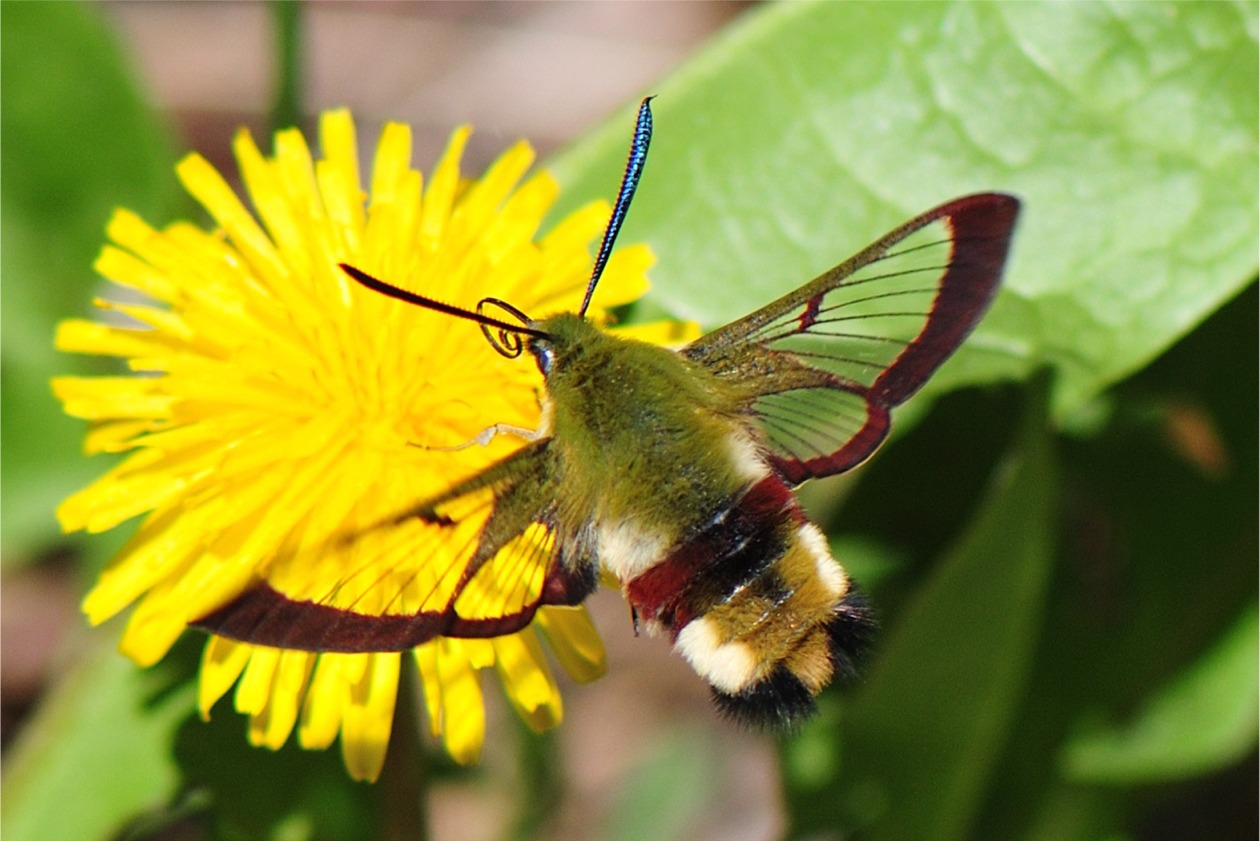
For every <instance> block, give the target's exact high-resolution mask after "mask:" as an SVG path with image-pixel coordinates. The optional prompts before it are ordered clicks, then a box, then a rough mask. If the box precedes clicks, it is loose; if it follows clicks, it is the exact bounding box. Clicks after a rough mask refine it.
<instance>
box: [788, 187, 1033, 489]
mask: <svg viewBox="0 0 1260 841" xmlns="http://www.w3.org/2000/svg"><path fill="white" fill-rule="evenodd" d="M1018 215H1019V200H1018V199H1016V198H1015V197H1014V196H1009V195H1006V194H1003V193H980V194H976V195H972V196H965V197H963V198H960V199H955V200H954V201H951V202H947V203H945V204H943V205H940V206H939V207H937V208H935V209H933V210H930V211H928V212H927V213H924V214H923V215H922V216H919V217H916V218H915V219H913V220H911V221H910V222H907V223H906V224H905V225H903V226H902V227H901V228H899V229H897V230H896V231H894V232H892V233H891V234H889V235H888V236H887V237H885V238H884V242H896V241H898V240H900V239H901V238H903V237H905V236H908V235H909V234H911V233H913V232H914V231H916V230H918V229H920V228H922V227H924V226H925V225H927V224H930V223H931V222H934V221H936V220H938V219H939V220H945V221H946V223H947V224H948V225H949V227H950V231H951V239H952V243H951V254H950V259H949V263H948V267H947V268H946V270H945V272H944V274H943V275H942V276H941V280H940V281H939V290H938V292H937V294H936V297H935V299H934V301H933V303H932V308H931V310H930V311H929V313H928V315H927V318H926V320H925V322H924V324H923V328H922V329H921V330H920V331H919V334H918V335H917V336H915V337H914V339H913V340H911V341H910V343H909V344H908V345H906V347H905V349H904V350H903V351H902V352H901V353H900V354H898V355H897V357H896V358H895V359H894V360H893V361H892V363H891V364H890V365H888V367H887V368H885V369H884V371H883V372H882V373H881V374H880V375H879V376H878V377H876V379H875V381H874V382H873V383H872V384H871V385H870V387H869V388H867V389H865V390H864V393H863V392H862V390H859V389H855V388H854V384H849V383H842V382H837V383H836V386H835V388H837V389H838V390H840V391H846V392H847V391H851V392H853V393H855V394H861V395H862V397H863V398H864V399H865V402H866V407H865V408H866V418H865V422H864V423H863V424H862V426H861V427H860V428H859V429H858V430H857V432H856V433H855V434H854V435H853V436H852V437H851V438H849V439H848V440H846V441H845V442H844V443H843V444H842V445H841V446H840V448H839V449H837V450H836V451H835V452H833V453H830V454H827V455H822V456H817V457H814V458H808V459H799V458H790V457H787V456H783V455H778V454H775V455H772V456H771V461H772V462H773V464H774V465H775V468H776V469H777V470H778V471H779V473H780V475H782V476H783V478H784V479H786V480H787V481H788V482H789V483H791V484H800V483H802V482H804V481H805V480H806V479H811V478H818V477H822V476H832V475H835V474H837V473H843V472H844V471H846V470H851V469H853V468H854V467H856V466H858V465H859V464H861V463H862V462H863V461H865V460H866V459H867V458H869V457H870V456H871V455H872V454H873V453H874V452H875V451H876V450H877V449H879V445H880V444H882V443H883V441H884V439H885V438H886V437H887V436H888V431H889V428H890V425H891V422H892V421H891V416H890V413H889V410H890V409H892V408H894V407H896V406H898V405H900V404H902V403H904V402H905V401H906V400H908V399H909V398H910V397H911V396H912V395H913V394H914V393H915V392H916V391H918V390H919V389H920V388H922V387H923V385H924V384H925V383H926V382H927V381H928V380H929V379H930V378H931V376H932V374H934V373H935V372H936V369H937V368H939V367H940V366H941V365H942V364H943V363H944V362H945V360H946V359H948V358H949V357H950V355H951V354H953V353H954V351H955V350H957V349H958V347H959V346H960V345H961V344H962V343H963V341H964V340H965V339H966V338H967V336H968V335H969V334H970V333H971V331H972V330H973V329H975V326H976V325H977V324H978V323H979V322H980V319H981V318H982V317H983V316H984V314H985V312H986V311H987V310H988V308H989V304H990V303H992V301H993V298H994V296H995V295H996V294H997V289H998V285H999V284H1000V282H1001V279H1002V270H1003V268H1004V266H1005V264H1006V257H1007V254H1008V252H1009V251H1010V245H1011V235H1012V233H1013V232H1014V229H1015V219H1016V217H1017V216H1018ZM821 297H822V296H821V295H820V296H819V299H821ZM809 307H813V308H815V309H816V307H817V305H816V303H815V302H814V301H810V302H809V303H808V304H807V310H806V311H807V312H809V309H808V308H809Z"/></svg>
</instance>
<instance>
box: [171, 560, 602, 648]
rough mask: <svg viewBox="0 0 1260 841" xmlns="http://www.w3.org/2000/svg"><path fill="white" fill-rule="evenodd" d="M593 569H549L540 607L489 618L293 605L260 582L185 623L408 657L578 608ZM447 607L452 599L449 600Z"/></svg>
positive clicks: (267, 641)
mask: <svg viewBox="0 0 1260 841" xmlns="http://www.w3.org/2000/svg"><path fill="white" fill-rule="evenodd" d="M596 584H597V579H596V577H595V569H594V567H591V568H590V569H589V570H579V571H577V572H571V571H569V570H566V569H565V568H564V567H562V566H561V565H560V564H553V566H552V568H551V569H550V570H549V571H548V573H547V578H546V580H545V581H544V583H543V589H542V593H541V595H540V596H539V599H538V601H536V602H534V603H533V604H528V605H525V606H524V607H523V608H522V609H521V610H519V611H516V612H514V613H509V614H505V615H503V616H496V617H494V618H492V619H467V618H464V617H462V616H459V615H458V614H456V612H455V608H454V607H449V608H447V609H446V610H444V611H442V612H440V613H438V612H428V613H415V614H386V615H384V616H372V615H368V614H364V613H355V612H354V611H350V610H344V609H342V608H336V607H332V606H330V605H326V604H316V603H315V602H309V601H300V600H297V599H291V598H289V597H288V596H286V595H284V594H283V593H281V592H279V591H278V590H275V589H274V588H272V587H271V586H270V585H268V584H266V583H265V582H264V583H259V584H256V585H255V586H254V587H252V588H251V589H249V590H246V591H245V592H244V593H242V594H241V595H239V596H237V597H236V599H234V600H233V601H231V602H229V603H228V604H226V605H224V606H223V607H221V608H219V609H218V610H216V611H214V612H213V613H210V614H208V615H207V616H203V617H202V618H201V619H198V620H197V621H195V622H193V623H191V624H192V626H193V627H195V628H199V629H201V630H203V631H208V632H210V633H212V634H217V635H218V636H221V637H227V638H228V639H233V640H237V641H239V642H247V643H251V644H254V645H265V646H270V647H272V648H289V649H296V650H299V651H338V652H345V653H363V652H370V651H406V650H407V649H409V648H414V647H416V646H417V645H422V644H424V643H426V642H428V641H429V640H432V639H434V638H436V637H439V636H443V637H461V638H484V637H498V636H503V635H504V634H512V633H515V632H517V631H519V630H521V629H523V628H525V627H526V626H527V625H529V623H530V622H532V621H533V620H534V614H536V613H537V612H538V608H540V607H542V606H544V605H576V604H580V603H581V602H582V601H583V600H585V599H586V597H587V596H589V595H590V594H591V593H592V592H593V591H594V589H595V586H596ZM452 601H453V600H452Z"/></svg>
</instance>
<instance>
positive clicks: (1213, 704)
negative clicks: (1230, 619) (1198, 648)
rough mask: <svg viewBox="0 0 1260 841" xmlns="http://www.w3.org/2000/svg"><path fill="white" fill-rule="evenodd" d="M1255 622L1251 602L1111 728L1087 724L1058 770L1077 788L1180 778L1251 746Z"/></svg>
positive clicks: (1255, 716)
mask: <svg viewBox="0 0 1260 841" xmlns="http://www.w3.org/2000/svg"><path fill="white" fill-rule="evenodd" d="M1258 637H1260V622H1258V621H1257V611H1256V607H1255V605H1252V607H1251V609H1250V610H1248V611H1247V612H1246V613H1245V614H1244V615H1243V616H1241V617H1239V619H1238V621H1237V622H1236V623H1235V624H1234V627H1233V628H1231V629H1230V630H1229V633H1228V634H1226V635H1225V637H1224V638H1223V639H1221V640H1220V641H1219V642H1218V643H1217V644H1216V645H1215V646H1214V647H1213V648H1212V649H1211V650H1209V651H1208V652H1207V653H1206V654H1204V656H1203V657H1202V658H1200V659H1199V661H1198V662H1197V663H1195V664H1194V665H1193V666H1191V667H1190V668H1189V669H1187V670H1186V671H1185V672H1184V673H1183V674H1181V675H1180V676H1178V678H1177V679H1176V680H1174V681H1172V682H1171V683H1169V684H1168V685H1167V686H1166V687H1164V688H1163V689H1162V690H1161V691H1160V692H1159V693H1158V694H1157V695H1155V697H1153V698H1152V699H1151V700H1150V701H1149V703H1147V704H1146V706H1145V707H1144V709H1142V710H1141V711H1140V712H1139V713H1138V714H1137V715H1136V716H1135V717H1134V719H1133V720H1132V721H1130V722H1128V723H1127V724H1125V725H1122V726H1118V727H1106V726H1100V725H1097V724H1095V725H1092V726H1090V725H1087V726H1086V728H1085V729H1084V730H1082V731H1081V732H1080V733H1078V734H1077V735H1076V737H1075V738H1073V739H1072V741H1071V742H1069V743H1068V745H1067V746H1066V750H1065V753H1064V756H1063V763H1064V769H1065V773H1066V774H1067V775H1068V776H1069V778H1071V779H1073V780H1075V781H1077V782H1082V783H1128V784H1132V783H1150V782H1159V781H1164V780H1173V779H1182V778H1185V777H1189V776H1194V775H1197V774H1201V773H1203V772H1204V771H1210V770H1215V769H1218V768H1221V767H1223V766H1226V765H1229V764H1232V763H1234V762H1237V761H1238V760H1240V759H1242V758H1244V757H1246V756H1248V755H1249V754H1251V753H1252V752H1253V751H1255V749H1256V735H1257V720H1260V691H1258V690H1257V686H1260V665H1257V664H1260V645H1258V643H1257V639H1258Z"/></svg>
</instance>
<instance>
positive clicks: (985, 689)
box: [793, 401, 1057, 841]
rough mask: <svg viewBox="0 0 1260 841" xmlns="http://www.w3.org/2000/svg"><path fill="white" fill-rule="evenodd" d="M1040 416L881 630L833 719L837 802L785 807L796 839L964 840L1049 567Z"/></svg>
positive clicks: (1046, 457) (1013, 698)
mask: <svg viewBox="0 0 1260 841" xmlns="http://www.w3.org/2000/svg"><path fill="white" fill-rule="evenodd" d="M1043 413H1044V407H1043V406H1042V405H1041V404H1040V401H1033V405H1032V406H1030V407H1029V408H1028V409H1027V412H1026V418H1025V421H1024V425H1023V429H1022V431H1021V433H1020V435H1019V441H1018V443H1017V447H1016V451H1015V456H1014V458H1013V459H1012V460H1011V461H1010V462H1009V463H1008V464H1006V465H1005V467H1004V468H1003V469H1002V470H1001V471H1000V476H999V480H998V482H997V483H996V485H995V486H994V487H993V488H991V490H990V492H989V495H988V497H987V499H986V500H985V501H984V502H983V503H982V504H981V506H980V509H979V511H978V512H977V513H976V515H975V518H974V521H973V522H972V524H971V526H970V527H969V528H968V529H967V532H966V533H965V534H964V535H963V536H962V537H961V538H960V540H959V542H958V543H957V545H956V546H955V547H954V548H953V549H952V550H951V551H950V552H949V553H948V554H947V556H946V557H945V558H943V559H942V560H941V562H940V564H939V565H938V567H937V569H936V570H935V571H934V572H933V574H932V575H931V577H930V578H929V579H928V581H927V582H926V583H925V584H924V585H923V587H922V588H921V589H920V590H919V591H918V592H917V593H916V594H915V596H914V597H913V599H912V600H911V602H910V604H909V605H908V607H907V608H906V609H905V610H904V611H903V613H902V614H901V616H900V617H899V621H898V623H897V625H896V626H895V627H893V628H890V629H889V630H888V631H886V636H885V639H884V640H883V641H882V644H881V646H880V650H879V652H878V657H877V660H876V662H875V664H874V665H873V667H872V668H871V670H870V674H869V676H868V677H867V679H866V680H865V682H864V684H863V685H862V686H861V687H860V689H859V690H858V692H857V693H856V697H855V698H854V700H853V701H852V703H851V704H850V705H848V706H847V707H846V709H845V714H844V717H843V720H842V727H841V733H842V736H843V738H842V740H841V744H842V746H843V749H842V762H843V772H842V776H841V781H842V790H841V791H840V792H839V793H837V792H835V791H834V790H825V789H824V790H822V791H820V792H817V793H814V794H811V795H809V796H808V797H804V798H799V799H798V800H797V802H795V803H793V814H794V816H795V818H796V824H795V825H794V827H793V828H794V830H795V831H796V833H797V834H798V835H799V836H808V835H809V833H810V832H812V831H818V830H821V829H823V828H826V827H830V828H832V829H834V828H835V825H836V824H837V823H839V824H840V825H849V826H853V825H864V833H865V835H867V836H869V837H871V838H877V839H878V838H890V839H904V838H916V839H924V841H927V839H947V838H966V837H968V829H969V827H970V826H971V822H972V820H973V819H974V816H975V815H976V813H977V812H978V810H979V808H980V806H981V805H982V803H983V798H984V794H985V791H986V786H987V785H988V784H989V783H990V782H991V779H990V778H991V775H992V771H993V768H994V765H995V764H996V762H997V760H998V758H999V757H1000V753H1001V750H1002V748H1003V746H1004V744H1005V742H1006V740H1007V739H1008V738H1009V736H1010V727H1011V725H1012V723H1013V719H1014V714H1015V712H1016V710H1017V709H1018V704H1019V702H1020V699H1021V695H1022V692H1023V689H1024V686H1025V681H1026V677H1027V674H1028V671H1029V668H1030V666H1031V663H1032V660H1033V656H1034V652H1035V649H1036V645H1037V641H1038V635H1039V630H1040V620H1041V615H1042V611H1043V603H1044V600H1045V597H1046V590H1047V586H1048V582H1049V573H1050V569H1051V565H1052V564H1051V560H1052V557H1053V555H1052V550H1053V534H1054V527H1053V522H1054V516H1055V509H1056V496H1057V478H1056V471H1055V468H1054V462H1053V458H1052V454H1051V448H1050V439H1049V434H1048V431H1047V430H1046V428H1045V420H1044V414H1043Z"/></svg>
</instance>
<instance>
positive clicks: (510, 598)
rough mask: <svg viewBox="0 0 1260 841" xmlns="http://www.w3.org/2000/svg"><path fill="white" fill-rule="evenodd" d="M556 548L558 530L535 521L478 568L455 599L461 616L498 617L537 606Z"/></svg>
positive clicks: (475, 617) (463, 617) (457, 611)
mask: <svg viewBox="0 0 1260 841" xmlns="http://www.w3.org/2000/svg"><path fill="white" fill-rule="evenodd" d="M554 549H555V533H554V532H553V531H552V530H551V529H550V528H548V527H547V526H545V525H543V524H542V523H531V524H530V525H529V526H528V527H527V528H526V529H525V531H524V532H522V533H521V534H520V535H519V536H518V537H516V538H513V539H512V540H511V541H509V542H508V544H507V545H506V546H504V547H503V548H502V549H500V550H499V552H498V553H497V554H496V555H495V556H494V557H493V558H492V559H491V560H490V561H489V562H487V563H486V564H484V565H483V566H482V567H481V569H479V570H478V571H477V573H476V575H474V576H473V578H472V580H470V581H469V582H468V586H466V587H465V588H464V590H463V592H462V593H460V594H459V597H458V598H457V599H456V600H455V613H456V614H457V615H458V616H459V617H460V618H461V619H483V620H485V619H498V618H500V617H503V616H511V615H515V614H518V613H520V612H521V611H523V610H526V609H528V608H530V607H532V606H533V605H537V604H538V603H539V601H540V599H541V598H542V592H543V584H544V582H545V581H546V577H547V569H548V565H549V563H550V561H551V558H552V557H553V552H554Z"/></svg>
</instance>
